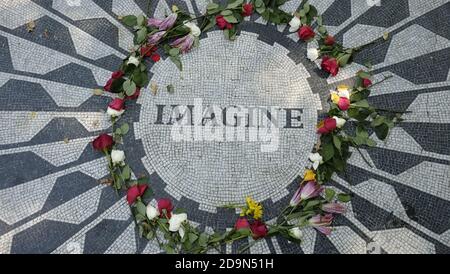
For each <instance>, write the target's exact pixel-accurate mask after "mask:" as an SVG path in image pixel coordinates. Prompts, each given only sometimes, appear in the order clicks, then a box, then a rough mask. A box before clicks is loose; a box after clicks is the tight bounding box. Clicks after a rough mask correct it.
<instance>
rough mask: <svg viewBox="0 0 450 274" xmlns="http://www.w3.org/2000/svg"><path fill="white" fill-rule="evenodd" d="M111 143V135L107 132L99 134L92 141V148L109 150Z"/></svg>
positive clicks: (112, 141) (112, 142)
mask: <svg viewBox="0 0 450 274" xmlns="http://www.w3.org/2000/svg"><path fill="white" fill-rule="evenodd" d="M113 144H114V140H113V137H112V136H110V135H108V134H101V135H100V136H98V137H97V138H96V139H95V140H94V141H93V142H92V146H93V147H94V149H95V150H99V151H105V150H109V149H111V147H112V146H113Z"/></svg>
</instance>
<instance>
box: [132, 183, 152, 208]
mask: <svg viewBox="0 0 450 274" xmlns="http://www.w3.org/2000/svg"><path fill="white" fill-rule="evenodd" d="M147 188H148V185H134V186H132V187H130V188H129V189H128V191H127V201H128V204H129V205H132V204H134V202H136V200H137V198H138V197H141V196H142V195H144V193H145V191H146V190H147Z"/></svg>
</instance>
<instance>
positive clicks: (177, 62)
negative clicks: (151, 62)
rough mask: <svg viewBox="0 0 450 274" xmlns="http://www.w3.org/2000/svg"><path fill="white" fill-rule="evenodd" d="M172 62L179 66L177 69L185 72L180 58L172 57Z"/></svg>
mask: <svg viewBox="0 0 450 274" xmlns="http://www.w3.org/2000/svg"><path fill="white" fill-rule="evenodd" d="M170 60H171V61H172V62H173V63H174V64H175V66H177V68H178V69H179V70H180V71H182V70H183V64H182V63H181V59H180V56H170Z"/></svg>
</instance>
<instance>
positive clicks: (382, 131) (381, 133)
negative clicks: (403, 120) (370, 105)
mask: <svg viewBox="0 0 450 274" xmlns="http://www.w3.org/2000/svg"><path fill="white" fill-rule="evenodd" d="M373 130H374V131H375V134H376V135H377V137H378V139H380V140H385V139H386V137H387V136H388V134H389V126H388V125H387V124H386V123H384V124H381V125H379V126H377V127H375V128H374V129H373Z"/></svg>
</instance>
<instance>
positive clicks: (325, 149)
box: [320, 143, 334, 162]
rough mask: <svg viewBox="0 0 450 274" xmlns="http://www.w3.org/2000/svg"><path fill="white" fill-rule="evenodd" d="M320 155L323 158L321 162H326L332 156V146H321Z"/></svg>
mask: <svg viewBox="0 0 450 274" xmlns="http://www.w3.org/2000/svg"><path fill="white" fill-rule="evenodd" d="M320 152H321V153H320V155H322V157H323V161H324V162H326V161H328V160H330V159H331V158H333V156H334V146H333V145H332V144H331V143H325V144H323V145H322V150H321V151H320Z"/></svg>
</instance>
